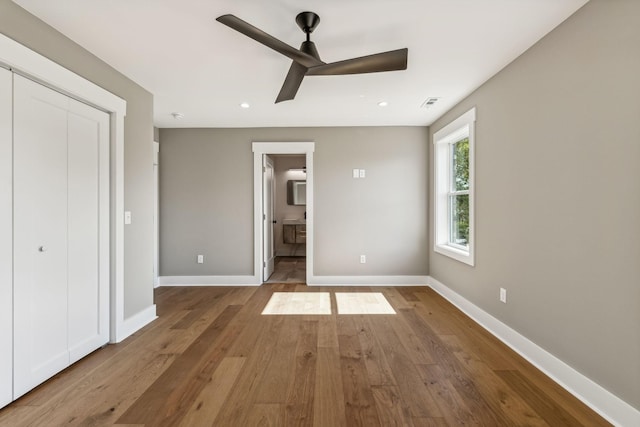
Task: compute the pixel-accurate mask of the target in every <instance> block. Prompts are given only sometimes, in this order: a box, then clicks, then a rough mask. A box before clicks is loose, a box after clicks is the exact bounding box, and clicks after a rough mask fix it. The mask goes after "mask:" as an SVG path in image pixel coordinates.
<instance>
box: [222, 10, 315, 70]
mask: <svg viewBox="0 0 640 427" xmlns="http://www.w3.org/2000/svg"><path fill="white" fill-rule="evenodd" d="M216 21H218V22H220V23H222V24H224V25H226V26H227V27H230V28H233V29H234V30H236V31H238V32H240V33H242V34H244V35H245V36H247V37H251V38H252V39H254V40H255V41H257V42H258V43H262V44H263V45H265V46H267V47H270V48H271V49H273V50H275V51H276V52H279V53H281V54H283V55H284V56H287V57H289V58H291V59H293V60H294V61H296V62H297V63H299V64H302V65H304V66H305V67H314V66H316V65H322V64H324V62H322V61H319V60H318V59H316V58H314V57H313V56H311V55H308V54H306V53H304V52H301V51H299V50H298V49H296V48H295V47H293V46H289V45H288V44H286V43H285V42H282V41H280V40H278V39H276V38H275V37H273V36H272V35H269V34H267V33H265V32H264V31H262V30H261V29H259V28H257V27H254V26H253V25H251V24H249V23H248V22H245V21H243V20H242V19H240V18H238V17H236V16H234V15H222V16H219V17H218V18H216Z"/></svg>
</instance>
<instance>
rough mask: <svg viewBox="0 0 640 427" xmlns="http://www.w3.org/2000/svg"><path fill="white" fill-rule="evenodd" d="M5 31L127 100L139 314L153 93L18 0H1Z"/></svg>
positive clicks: (146, 292)
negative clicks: (36, 14) (29, 10)
mask: <svg viewBox="0 0 640 427" xmlns="http://www.w3.org/2000/svg"><path fill="white" fill-rule="evenodd" d="M0 32H2V33H3V34H5V35H6V36H8V37H10V38H12V39H14V40H16V41H17V42H19V43H21V44H23V45H25V46H27V47H29V48H31V49H32V50H34V51H36V52H38V53H40V54H42V55H44V56H46V57H48V58H49V59H51V60H53V61H55V62H57V63H58V64H60V65H62V66H63V67H65V68H68V69H70V70H71V71H74V72H75V73H77V74H79V75H81V76H83V77H84V78H86V79H88V80H90V81H92V82H94V83H95V84H97V85H98V86H101V87H103V88H104V89H106V90H108V91H110V92H112V93H114V94H116V95H118V96H120V97H121V98H123V99H125V100H126V101H127V116H126V118H125V165H124V166H125V209H126V210H130V211H132V214H133V223H132V224H131V225H127V226H126V227H125V266H124V269H125V284H124V314H125V318H126V317H129V316H131V315H133V314H136V313H138V312H139V311H141V310H144V309H145V308H147V307H149V306H150V305H152V304H153V279H152V271H153V210H152V209H153V199H152V197H153V193H152V188H153V175H152V171H153V169H152V167H153V165H152V161H153V157H152V146H151V141H152V140H153V96H152V95H151V94H150V93H149V92H147V91H146V90H144V89H143V88H142V87H140V86H138V85H137V84H136V83H134V82H133V81H131V80H129V79H128V78H126V77H125V76H124V75H122V74H120V73H119V72H117V71H116V70H114V69H113V68H111V67H110V66H109V65H107V64H106V63H104V62H103V61H101V60H100V59H98V58H97V57H95V56H94V55H93V54H91V53H90V52H88V51H87V50H85V49H83V48H82V47H80V46H79V45H77V44H76V43H74V42H73V41H71V40H69V39H68V38H66V37H65V36H64V35H62V34H60V33H59V32H57V31H56V30H54V29H53V28H52V27H50V26H49V25H47V24H45V23H44V22H42V21H40V20H39V19H38V18H36V17H34V16H33V15H31V14H29V13H28V12H26V11H25V10H24V9H22V8H20V7H19V6H17V5H16V4H15V3H13V2H10V1H4V0H3V1H0Z"/></svg>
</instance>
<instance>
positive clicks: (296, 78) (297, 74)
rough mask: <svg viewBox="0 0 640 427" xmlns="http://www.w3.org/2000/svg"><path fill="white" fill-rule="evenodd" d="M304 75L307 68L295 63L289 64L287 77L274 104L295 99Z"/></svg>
mask: <svg viewBox="0 0 640 427" xmlns="http://www.w3.org/2000/svg"><path fill="white" fill-rule="evenodd" d="M306 73H307V67H305V66H304V65H300V64H298V63H297V62H296V61H293V62H292V63H291V67H290V68H289V72H288V73H287V77H286V78H285V79H284V83H283V84H282V89H280V93H279V94H278V97H277V98H276V104H277V103H278V102H282V101H289V100H291V99H293V98H295V97H296V93H298V88H299V87H300V84H301V83H302V79H303V78H304V75H305V74H306Z"/></svg>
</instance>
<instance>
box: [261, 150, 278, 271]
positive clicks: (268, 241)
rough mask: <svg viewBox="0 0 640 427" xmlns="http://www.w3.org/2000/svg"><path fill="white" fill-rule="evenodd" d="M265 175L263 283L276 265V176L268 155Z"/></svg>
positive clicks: (263, 181)
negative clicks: (274, 212) (274, 222)
mask: <svg viewBox="0 0 640 427" xmlns="http://www.w3.org/2000/svg"><path fill="white" fill-rule="evenodd" d="M262 170H263V174H262V201H263V204H262V213H263V215H262V218H263V219H264V224H263V227H262V230H263V231H264V238H263V242H264V250H263V263H262V265H263V267H264V271H263V276H262V281H263V282H266V281H267V280H269V277H270V276H271V275H272V274H273V270H274V265H275V250H274V241H273V221H274V214H273V198H274V186H275V182H274V176H273V160H271V158H270V157H269V156H267V155H265V156H264V160H263V169H262Z"/></svg>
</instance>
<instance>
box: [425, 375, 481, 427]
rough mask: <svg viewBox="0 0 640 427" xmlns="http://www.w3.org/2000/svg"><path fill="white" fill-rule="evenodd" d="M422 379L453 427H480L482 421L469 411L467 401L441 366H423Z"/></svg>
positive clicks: (444, 416)
mask: <svg viewBox="0 0 640 427" xmlns="http://www.w3.org/2000/svg"><path fill="white" fill-rule="evenodd" d="M422 378H423V379H424V380H426V385H427V388H428V389H429V391H430V392H431V395H432V396H433V397H434V399H435V400H436V403H437V404H438V407H439V408H440V410H441V412H442V414H443V418H444V419H445V420H446V421H447V423H448V424H450V425H453V426H462V425H464V426H480V425H483V423H482V421H481V420H480V419H479V418H478V417H477V416H476V415H475V414H474V413H473V411H471V410H470V409H469V407H468V406H467V404H466V403H465V400H464V398H463V397H462V396H460V394H458V391H457V390H456V388H455V387H454V386H453V384H451V382H450V381H449V380H448V379H447V377H446V376H445V375H444V374H443V373H442V368H440V366H439V365H424V366H422Z"/></svg>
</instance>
